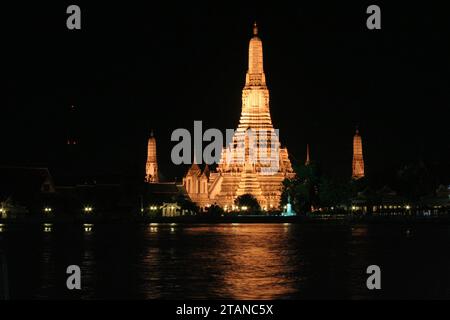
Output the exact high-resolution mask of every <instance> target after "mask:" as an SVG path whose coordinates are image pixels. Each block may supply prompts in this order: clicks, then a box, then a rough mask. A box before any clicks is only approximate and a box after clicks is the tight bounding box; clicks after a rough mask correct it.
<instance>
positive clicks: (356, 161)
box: [352, 129, 364, 180]
mask: <svg viewBox="0 0 450 320" xmlns="http://www.w3.org/2000/svg"><path fill="white" fill-rule="evenodd" d="M363 177H364V160H363V150H362V140H361V136H360V135H359V130H358V129H356V133H355V136H354V137H353V170H352V178H353V179H355V180H356V179H360V178H363Z"/></svg>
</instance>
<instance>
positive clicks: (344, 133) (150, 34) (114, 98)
mask: <svg viewBox="0 0 450 320" xmlns="http://www.w3.org/2000/svg"><path fill="white" fill-rule="evenodd" d="M73 3H76V2H73ZM73 3H72V2H71V3H59V4H53V5H50V4H46V5H43V4H41V3H39V4H34V5H28V6H27V5H25V4H21V5H20V6H19V5H17V6H15V7H13V6H4V7H3V9H2V11H3V15H2V18H1V20H2V28H1V30H2V31H1V33H2V52H3V55H2V56H3V57H2V61H3V64H2V70H1V74H2V77H4V85H3V88H4V89H3V90H2V92H3V94H2V96H3V98H2V99H1V106H2V107H1V110H2V113H1V119H2V121H1V125H0V142H1V146H2V149H1V151H0V152H1V156H0V165H1V164H6V165H11V164H12V165H39V166H49V167H50V168H51V169H54V170H55V171H57V169H58V168H59V169H61V168H62V167H64V161H63V160H62V159H64V154H65V150H66V147H67V146H66V140H67V131H68V123H69V121H68V119H67V114H68V110H69V106H70V105H71V104H74V105H76V106H77V112H78V117H79V123H78V125H77V130H78V133H79V136H80V138H79V139H80V148H81V158H82V160H81V161H80V162H79V166H80V168H83V170H85V171H86V172H88V173H90V174H125V175H132V174H137V173H138V174H141V173H142V172H143V168H144V162H145V156H146V139H147V137H148V134H149V132H150V129H151V128H153V129H154V131H155V134H156V137H157V143H158V156H159V165H160V169H161V171H162V173H163V174H164V175H165V176H166V177H168V178H173V177H178V178H180V177H181V176H182V174H183V173H184V171H185V170H186V167H185V166H181V167H176V166H175V165H173V164H172V163H171V162H170V150H171V147H172V146H173V145H174V143H172V142H170V135H171V132H172V131H173V130H174V129H176V128H180V127H183V128H188V129H190V130H193V121H194V120H203V121H204V127H206V128H208V127H214V128H220V129H225V128H235V127H236V126H237V123H238V119H239V115H240V108H241V90H242V87H243V85H244V80H245V72H246V69H247V48H248V41H249V39H250V37H251V25H252V23H253V21H254V20H257V21H258V24H259V29H260V36H261V38H262V40H263V45H264V63H265V72H266V76H267V81H268V86H269V90H270V94H271V114H272V120H273V123H274V126H275V127H276V128H279V129H280V135H281V141H282V143H283V144H284V145H286V146H287V147H288V150H289V151H290V154H291V160H292V161H293V162H303V161H304V157H305V149H306V143H310V145H311V156H312V158H313V160H316V161H317V162H318V163H319V164H320V165H321V166H322V168H323V169H324V170H325V171H326V172H328V173H330V174H332V175H335V176H340V177H344V176H350V174H351V157H352V136H353V133H354V130H355V126H356V125H359V127H360V131H361V133H362V136H363V143H364V152H365V155H364V156H365V160H366V167H367V170H368V172H369V173H371V174H378V173H380V172H384V171H386V170H388V169H390V168H392V167H395V166H398V165H399V164H401V163H407V162H411V161H417V160H420V159H422V160H424V161H426V162H429V163H434V164H438V165H440V166H442V167H450V160H449V159H450V142H449V141H450V140H449V126H448V116H447V114H448V108H449V106H450V90H449V88H450V76H449V75H450V40H449V39H450V32H449V30H450V29H449V26H448V17H447V16H445V11H444V9H443V8H439V6H437V5H434V6H432V5H430V4H427V5H422V6H413V4H409V3H408V5H406V4H402V5H400V4H399V5H398V7H393V6H392V5H388V4H384V3H380V2H368V3H364V1H361V2H360V3H359V4H356V2H355V3H354V4H351V3H347V2H345V4H344V2H343V1H340V2H339V3H334V4H329V3H327V2H321V3H319V2H318V1H314V4H311V3H312V1H308V2H298V4H296V5H295V6H288V5H279V6H277V7H268V6H267V5H264V4H262V3H261V4H256V3H255V2H252V3H251V4H252V5H250V4H249V5H239V6H237V5H236V6H235V7H231V6H227V7H225V6H218V5H216V6H214V7H213V6H212V5H204V4H203V5H200V4H198V5H195V4H193V3H191V2H186V3H185V4H175V3H173V4H168V5H166V6H164V7H162V6H160V5H157V4H151V5H150V4H148V5H147V6H143V5H140V4H131V3H130V2H126V4H111V2H109V3H108V4H107V5H106V4H104V5H102V6H93V5H92V4H87V3H86V4H80V6H81V10H82V30H81V31H69V30H67V29H66V21H65V20H66V17H67V15H66V13H65V11H66V7H67V5H69V4H73ZM372 3H375V4H379V5H380V7H381V10H382V30H378V31H370V30H368V29H367V28H366V18H367V14H366V13H365V11H366V8H367V5H368V4H372Z"/></svg>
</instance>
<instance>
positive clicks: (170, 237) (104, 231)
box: [0, 224, 450, 299]
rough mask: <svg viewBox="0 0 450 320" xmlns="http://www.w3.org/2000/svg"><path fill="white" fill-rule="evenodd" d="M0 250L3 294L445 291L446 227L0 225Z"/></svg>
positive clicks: (449, 275)
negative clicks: (375, 271) (371, 276)
mask: <svg viewBox="0 0 450 320" xmlns="http://www.w3.org/2000/svg"><path fill="white" fill-rule="evenodd" d="M0 249H1V251H2V252H3V255H4V256H6V260H7V265H8V278H9V287H10V289H9V290H10V296H11V298H12V299H30V298H31V299H46V298H52V299H67V298H70V299H71V298H84V299H154V298H165V299H173V298H175V299H182V298H194V299H220V298H224V299H303V298H342V299H366V298H368V299H374V298H375V299H376V298H430V299H431V298H447V299H448V298H450V227H449V226H447V225H400V224H392V225H390V224H388V225H383V224H374V225H353V226H350V225H339V224H216V225H194V224H193V225H186V224H155V225H153V224H152V225H150V224H149V225H112V224H111V225H92V226H91V225H85V226H83V225H79V226H65V225H30V226H17V225H3V226H1V227H0ZM73 264H75V265H79V266H80V267H81V270H82V290H81V291H77V292H73V291H68V290H67V289H66V278H67V274H66V267H67V266H68V265H73ZM371 264H376V265H379V266H380V267H381V270H382V290H381V291H378V292H373V291H369V290H367V288H366V279H367V275H366V268H367V266H369V265H371Z"/></svg>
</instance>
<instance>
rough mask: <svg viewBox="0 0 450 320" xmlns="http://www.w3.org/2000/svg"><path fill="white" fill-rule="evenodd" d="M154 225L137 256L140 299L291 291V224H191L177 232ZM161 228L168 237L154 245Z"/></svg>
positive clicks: (276, 294)
mask: <svg viewBox="0 0 450 320" xmlns="http://www.w3.org/2000/svg"><path fill="white" fill-rule="evenodd" d="M159 227H160V230H159V233H158V234H157V236H158V238H154V236H156V235H155V234H154V232H153V231H152V227H150V233H149V234H148V235H147V236H148V240H149V241H150V242H151V243H150V244H149V245H148V249H147V251H146V253H145V255H144V256H143V262H144V263H145V264H146V265H147V268H144V270H143V273H144V278H143V281H142V282H143V283H144V284H145V285H144V288H143V290H144V291H145V297H146V298H160V297H166V294H168V293H170V297H172V298H173V297H175V298H182V297H190V298H228V299H275V298H279V297H285V296H289V295H290V294H292V293H293V292H294V291H295V290H297V288H296V286H297V285H298V283H299V281H298V280H299V279H298V278H297V277H295V276H292V274H294V273H295V272H296V271H295V269H296V268H298V267H299V265H298V264H295V263H294V264H293V263H292V262H293V261H292V257H290V255H291V254H292V253H293V252H292V251H291V250H290V245H289V242H290V241H291V239H290V236H291V235H290V233H289V228H291V227H292V226H291V225H267V224H261V225H255V224H252V225H245V224H241V225H239V226H238V227H237V226H236V225H235V224H233V225H230V224H224V225H214V226H211V225H203V226H202V225H197V226H183V227H182V228H180V230H179V232H177V233H175V232H174V231H175V230H174V228H173V227H171V225H160V226H159ZM285 229H287V232H283V231H284V230H285ZM147 230H148V229H147ZM167 231H169V235H170V237H173V238H170V241H167V239H166V241H165V242H164V243H161V242H158V249H156V248H155V246H156V243H154V241H158V240H161V237H164V235H165V234H167V233H166V232H167ZM268 239H270V241H267V240H268ZM286 244H287V245H286Z"/></svg>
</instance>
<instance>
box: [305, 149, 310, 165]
mask: <svg viewBox="0 0 450 320" xmlns="http://www.w3.org/2000/svg"><path fill="white" fill-rule="evenodd" d="M310 163H311V161H310V159H309V143H308V144H307V145H306V161H305V166H309V164H310Z"/></svg>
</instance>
